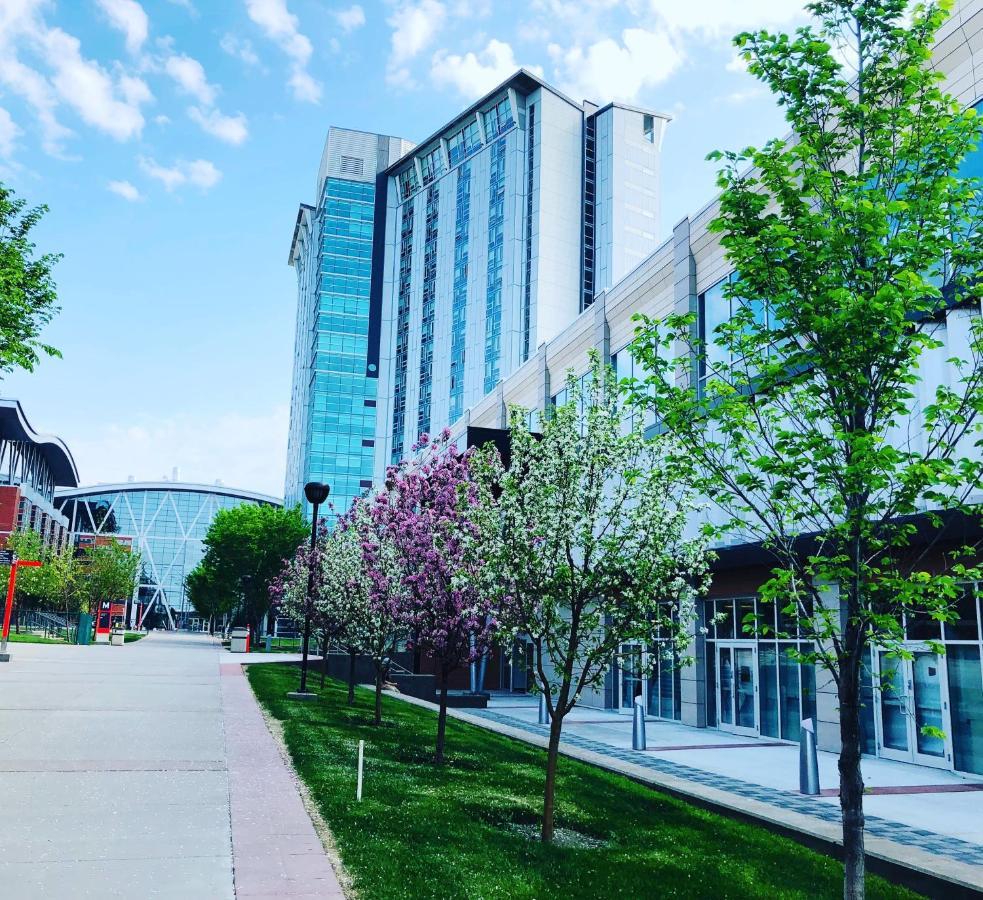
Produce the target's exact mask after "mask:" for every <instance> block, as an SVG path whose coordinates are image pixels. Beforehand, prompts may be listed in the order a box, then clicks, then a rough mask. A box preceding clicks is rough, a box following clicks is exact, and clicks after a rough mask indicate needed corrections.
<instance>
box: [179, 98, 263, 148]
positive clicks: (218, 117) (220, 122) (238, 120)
mask: <svg viewBox="0 0 983 900" xmlns="http://www.w3.org/2000/svg"><path fill="white" fill-rule="evenodd" d="M188 115H189V116H190V117H191V119H192V120H193V121H194V122H197V123H198V124H199V125H200V126H201V129H202V131H204V132H206V133H208V134H210V135H212V137H217V138H218V139H219V140H220V141H225V142H226V143H227V144H236V145H238V144H241V143H242V142H243V141H244V140H245V139H246V138H247V137H249V127H248V125H247V122H246V117H245V116H244V115H243V114H242V113H236V115H234V116H226V115H223V114H222V113H221V112H219V111H218V110H217V109H202V108H201V107H199V106H192V107H191V108H190V109H189V110H188Z"/></svg>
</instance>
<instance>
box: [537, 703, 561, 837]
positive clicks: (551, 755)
mask: <svg viewBox="0 0 983 900" xmlns="http://www.w3.org/2000/svg"><path fill="white" fill-rule="evenodd" d="M556 708H558V705H557V707H556ZM562 729H563V717H562V716H559V715H556V714H555V713H554V715H553V718H552V719H551V720H550V742H549V747H548V748H547V750H546V789H545V791H544V792H543V830H542V839H543V843H544V844H549V843H551V842H552V841H553V814H554V812H555V810H556V764H557V761H558V760H559V756H560V732H561V731H562Z"/></svg>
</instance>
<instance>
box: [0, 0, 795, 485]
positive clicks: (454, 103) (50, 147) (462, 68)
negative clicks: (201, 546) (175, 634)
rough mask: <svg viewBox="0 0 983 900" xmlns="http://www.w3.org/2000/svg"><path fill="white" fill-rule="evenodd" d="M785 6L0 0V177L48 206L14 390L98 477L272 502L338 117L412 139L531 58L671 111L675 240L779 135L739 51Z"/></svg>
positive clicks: (771, 108) (768, 2)
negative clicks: (36, 361)
mask: <svg viewBox="0 0 983 900" xmlns="http://www.w3.org/2000/svg"><path fill="white" fill-rule="evenodd" d="M801 18H802V13H801V3H799V2H790V0H742V2H737V0H689V2H688V3H684V2H680V0H637V2H636V0H628V2H616V0H581V2H566V0H526V2H496V3H493V2H490V0H472V2H464V0H461V2H457V0H401V2H380V3H370V2H362V3H359V4H353V3H350V2H347V0H346V2H341V3H333V2H324V0H140V2H137V0H0V179H2V180H3V181H5V182H6V183H7V184H9V185H11V186H12V187H13V188H14V189H15V190H16V191H17V192H18V193H19V194H20V195H22V196H24V197H25V198H27V199H28V201H29V202H30V203H42V202H43V203H47V204H48V205H49V206H50V208H51V212H50V214H49V216H48V217H47V219H46V220H45V222H44V224H43V226H42V227H41V228H40V229H39V230H38V241H39V244H40V246H41V248H42V249H44V250H54V251H60V252H62V253H64V254H65V258H64V260H63V261H62V262H61V263H60V264H59V265H58V267H57V269H56V277H57V282H58V286H59V296H60V302H61V305H62V312H61V314H60V315H59V316H58V317H57V319H56V320H55V321H54V322H53V323H52V325H51V326H50V328H49V330H48V332H47V333H46V335H45V337H46V338H47V339H48V340H49V341H50V342H51V343H53V344H54V345H55V346H57V347H59V348H60V349H61V350H62V352H63V353H64V359H61V360H48V361H45V362H43V363H42V365H41V366H40V368H39V369H38V370H37V371H36V372H34V373H33V374H26V373H25V374H20V373H18V374H14V375H10V376H8V377H7V378H6V381H5V383H4V384H3V385H2V387H0V391H2V394H3V395H4V396H10V397H17V398H19V399H20V400H21V401H22V403H23V404H24V407H25V410H26V412H27V415H28V418H29V419H30V420H31V422H32V424H34V426H35V427H36V428H38V429H39V430H45V431H52V432H55V433H57V434H59V435H60V436H61V437H63V438H64V439H65V440H66V441H67V442H68V444H69V446H70V447H71V449H72V451H73V453H74V454H75V458H76V461H77V462H78V465H79V470H80V474H81V477H82V480H83V482H84V483H87V484H89V483H95V482H100V481H103V482H105V481H112V480H125V479H126V477H127V476H128V475H133V476H135V477H136V478H137V479H152V478H159V477H160V476H161V475H165V474H168V475H169V473H170V472H171V470H172V467H175V466H177V467H180V470H181V478H182V479H185V480H196V481H204V482H211V481H214V480H215V479H222V480H223V481H224V482H225V483H226V484H231V485H235V486H238V487H244V488H250V489H254V490H260V491H267V492H270V493H274V494H278V495H279V494H281V493H282V488H283V468H284V459H285V455H286V428H287V409H288V403H289V395H290V369H291V361H292V350H293V347H292V345H293V328H294V302H295V287H294V276H293V270H292V269H290V268H289V267H288V266H287V264H286V259H287V249H288V246H289V241H290V236H291V233H292V229H293V223H294V219H295V216H296V211H297V204H298V203H299V202H301V201H304V202H311V201H313V199H314V197H313V191H314V179H315V175H316V171H317V165H318V161H319V159H320V153H321V147H322V144H323V141H324V136H325V132H326V129H327V127H328V125H330V124H337V125H342V126H346V127H351V128H360V129H364V130H367V131H379V132H383V133H388V134H394V135H399V136H402V137H405V138H408V139H410V140H417V139H420V138H423V137H425V136H426V135H428V134H430V133H431V132H432V131H434V130H436V129H437V128H438V127H439V126H440V125H441V124H443V123H444V122H445V121H446V120H447V119H449V118H451V117H452V116H453V115H454V114H455V113H456V112H457V111H458V110H459V109H460V108H461V107H462V105H464V104H466V103H467V102H469V101H471V100H473V99H475V98H476V97H477V96H480V95H481V94H482V93H484V92H485V91H487V90H488V89H490V88H491V87H493V86H494V85H495V84H497V83H498V82H500V81H502V80H503V79H504V78H506V77H507V76H508V75H509V74H511V73H512V71H514V69H515V68H517V67H519V66H525V67H527V68H530V69H533V70H535V71H537V72H538V73H539V74H541V75H542V76H543V77H545V78H546V79H547V80H548V81H550V82H552V83H554V84H556V85H557V86H558V87H560V88H561V89H563V90H564V91H566V92H567V93H568V94H570V95H571V96H572V97H574V98H576V99H582V98H589V99H592V100H595V101H599V102H605V101H607V100H610V99H619V100H623V101H627V102H632V103H636V104H639V105H643V106H647V107H652V108H655V109H658V110H660V111H665V112H669V113H671V114H672V115H673V117H674V121H673V122H672V123H671V125H670V126H669V128H668V130H667V133H666V137H665V143H664V147H663V152H664V157H663V159H664V161H663V178H662V189H663V220H662V229H663V232H664V233H668V231H669V229H670V228H671V226H672V224H673V223H674V222H675V221H677V220H678V219H679V218H680V217H682V216H683V215H685V214H686V213H687V212H691V211H694V210H696V209H698V208H699V207H700V206H702V205H703V204H704V203H705V202H706V201H707V200H708V199H709V198H710V197H711V195H712V193H713V190H714V188H713V184H714V171H713V167H712V166H711V165H710V164H709V163H707V162H705V161H704V157H705V156H706V154H707V153H708V152H709V151H710V150H713V149H715V148H736V147H741V146H744V145H746V144H748V143H755V142H758V143H760V142H762V141H764V140H766V139H767V138H769V137H771V136H774V135H776V134H781V133H782V132H784V130H785V129H784V125H783V122H782V117H781V114H780V111H779V110H778V109H777V108H776V107H775V105H774V103H773V102H772V101H771V100H770V98H769V97H768V96H767V95H766V93H765V92H764V91H763V90H762V89H761V88H760V87H759V86H758V85H757V83H756V82H755V81H754V80H753V79H752V78H751V77H750V76H749V75H748V74H747V73H746V72H744V71H743V69H742V67H741V66H740V65H739V64H738V63H737V61H736V60H735V56H734V52H733V50H732V48H731V45H730V37H731V35H733V34H734V33H736V32H737V31H740V30H742V29H744V28H750V27H772V28H789V27H791V26H793V25H794V24H797V23H798V22H799V21H800V20H801Z"/></svg>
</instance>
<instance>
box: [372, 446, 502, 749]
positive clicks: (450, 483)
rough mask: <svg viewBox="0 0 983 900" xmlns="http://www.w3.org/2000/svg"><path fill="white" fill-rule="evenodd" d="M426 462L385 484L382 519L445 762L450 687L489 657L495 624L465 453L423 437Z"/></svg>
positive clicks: (422, 459) (392, 474) (405, 620)
mask: <svg viewBox="0 0 983 900" xmlns="http://www.w3.org/2000/svg"><path fill="white" fill-rule="evenodd" d="M416 449H417V450H418V451H420V452H421V454H422V456H421V457H419V458H417V459H416V460H415V461H414V462H413V463H412V464H411V465H409V466H403V467H401V468H399V469H394V470H392V471H391V472H390V477H389V479H388V482H387V493H386V495H385V497H386V503H385V515H386V518H387V528H388V531H389V535H390V539H391V541H392V545H393V546H394V548H395V549H396V551H397V552H398V554H399V557H400V559H401V561H402V564H403V566H404V572H403V584H404V586H405V588H406V596H405V598H404V606H403V608H402V611H401V615H402V620H403V623H404V625H405V629H406V634H407V645H408V646H409V647H410V648H412V649H416V650H419V651H420V652H421V653H423V654H424V655H425V656H427V657H429V658H430V659H432V660H433V663H434V668H435V672H436V675H437V679H438V685H439V690H440V694H439V701H440V712H439V715H438V718H437V744H436V751H435V753H434V761H435V762H437V763H438V764H439V763H442V762H443V761H444V739H445V733H446V727H447V688H448V682H449V679H450V676H451V674H452V673H454V672H455V671H457V670H459V669H461V668H464V667H465V666H468V665H470V664H471V663H474V662H477V661H478V660H479V659H481V657H482V656H484V655H485V654H486V653H488V652H489V650H490V648H491V644H492V640H493V637H494V633H495V629H496V627H497V622H496V619H495V616H494V614H493V610H492V608H491V606H490V604H489V600H488V594H487V592H485V591H484V590H483V589H482V572H483V567H484V563H483V560H482V558H481V556H480V553H479V552H478V550H479V547H480V542H479V540H478V537H479V530H478V529H479V525H478V521H479V510H478V509H477V506H478V502H479V495H478V486H477V484H476V483H475V480H474V478H473V475H472V472H471V467H470V458H471V454H470V453H468V452H461V451H459V450H458V449H457V447H455V446H454V445H453V444H452V443H451V441H450V432H449V431H448V430H445V431H444V432H443V433H442V434H441V436H440V438H439V439H437V440H435V441H430V440H429V438H428V437H427V436H426V435H424V436H423V438H421V440H420V443H419V444H418V446H417V448H416Z"/></svg>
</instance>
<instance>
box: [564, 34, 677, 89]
mask: <svg viewBox="0 0 983 900" xmlns="http://www.w3.org/2000/svg"><path fill="white" fill-rule="evenodd" d="M549 53H550V56H551V57H552V59H553V62H554V65H555V67H556V74H557V77H558V79H559V81H560V84H561V86H562V88H563V89H564V90H565V91H566V92H567V93H569V94H570V95H571V96H572V97H573V98H574V99H575V100H594V101H597V102H602V103H603V102H607V101H609V100H623V101H628V102H630V101H633V100H635V99H637V97H638V95H639V93H640V92H641V91H642V90H643V89H644V88H648V87H652V86H653V85H656V84H660V83H661V82H663V81H665V80H666V79H667V78H668V77H669V76H670V75H672V74H673V73H674V72H675V71H676V69H678V68H679V66H680V65H681V63H682V61H683V56H682V52H681V51H680V50H679V49H678V48H677V46H676V44H675V42H674V41H673V39H672V38H671V37H670V35H669V34H668V33H667V32H665V31H648V30H646V29H644V28H626V29H625V30H624V31H623V32H622V33H621V40H620V41H616V40H615V39H614V38H610V37H608V38H604V39H602V40H600V41H597V42H595V43H593V44H591V45H589V46H587V47H580V46H575V47H570V48H568V49H563V48H561V47H558V46H557V45H555V44H552V45H550V47H549Z"/></svg>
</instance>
